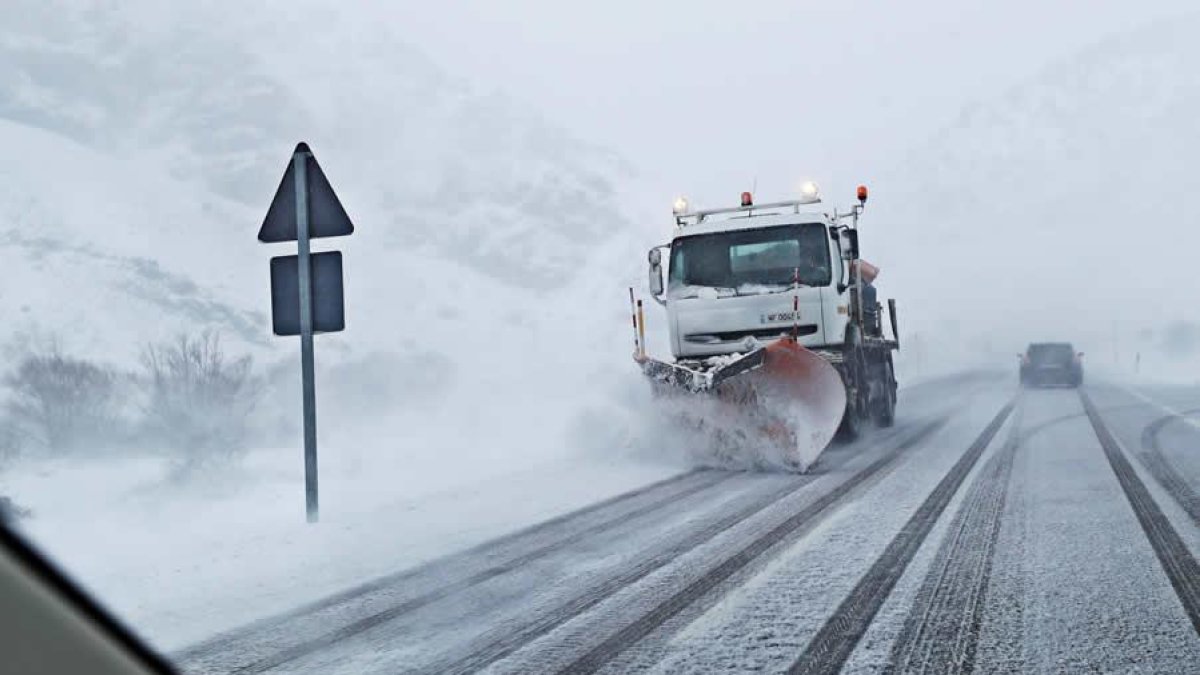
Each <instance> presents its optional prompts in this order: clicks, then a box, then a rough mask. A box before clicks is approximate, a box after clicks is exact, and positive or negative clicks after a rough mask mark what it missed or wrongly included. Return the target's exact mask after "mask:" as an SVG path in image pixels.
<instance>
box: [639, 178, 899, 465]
mask: <svg viewBox="0 0 1200 675" xmlns="http://www.w3.org/2000/svg"><path fill="white" fill-rule="evenodd" d="M856 197H857V203H855V204H853V206H852V208H851V209H850V210H848V211H846V212H844V213H842V212H839V211H838V210H837V209H834V210H833V211H832V212H828V211H826V210H823V209H822V208H821V207H820V204H821V197H820V193H819V190H818V188H817V186H816V184H814V183H812V182H808V183H804V184H803V185H802V186H801V189H800V196H799V199H796V200H792V201H782V202H774V203H765V204H755V203H754V199H753V195H752V194H751V193H749V192H744V193H742V195H741V203H740V204H739V205H738V206H735V207H728V208H716V209H710V210H695V211H693V210H690V208H689V204H688V201H687V200H686V199H685V198H682V197H681V198H679V199H678V200H676V202H675V205H674V209H673V211H674V216H675V230H674V233H673V236H672V238H671V241H670V242H669V243H667V244H661V245H659V246H655V247H654V248H651V249H650V251H649V264H650V270H649V273H650V275H649V288H650V294H651V297H653V299H654V300H655V301H656V302H658V303H659V304H660V305H662V306H663V307H664V308H665V309H666V321H667V327H668V332H669V336H670V343H671V352H672V356H673V357H674V358H673V359H672V360H669V361H667V360H659V359H656V358H652V357H650V356H648V355H647V353H646V339H645V310H644V308H643V307H642V302H641V300H636V301H635V299H634V293H633V289H630V303H631V310H632V313H633V326H634V340H635V341H634V360H635V361H636V362H637V363H638V364H639V365H640V366H641V369H642V371H643V373H644V374H645V375H646V376H647V377H648V378H649V379H650V380H651V381H652V383H653V387H654V390H655V394H656V397H658V398H670V399H673V400H674V401H675V402H677V403H678V405H675V406H674V410H675V413H676V416H677V417H679V418H680V419H681V421H683V422H685V423H686V424H688V425H690V426H691V427H693V428H695V429H700V430H703V432H704V433H706V434H707V435H709V436H710V438H711V439H712V440H714V441H716V447H718V448H725V449H726V450H728V451H729V452H732V453H738V454H739V455H741V456H743V457H745V456H746V454H747V453H751V454H752V456H753V459H754V464H756V465H759V466H766V467H769V468H777V469H785V470H791V471H801V472H803V471H807V470H808V469H809V468H810V467H812V465H813V464H814V463H815V462H816V461H817V459H818V456H819V455H820V453H821V452H822V451H823V450H824V449H825V448H826V447H827V446H828V445H829V444H830V443H831V442H832V441H833V440H834V439H835V438H839V437H840V438H842V439H847V440H850V439H853V438H855V437H857V436H858V435H859V434H860V433H862V431H863V430H864V428H865V425H866V424H867V423H868V422H871V421H873V422H874V423H875V424H877V425H879V426H891V425H892V424H893V422H894V420H895V412H896V393H897V384H896V378H895V373H894V369H893V363H892V351H893V350H897V349H899V339H898V337H899V333H898V332H897V329H896V303H895V301H894V300H888V302H887V316H888V318H889V320H890V321H889V322H890V324H891V325H890V328H891V331H890V332H891V338H888V337H886V336H885V332H884V330H883V316H884V310H883V306H882V305H881V304H880V303H879V302H878V301H877V296H876V289H875V286H874V283H873V282H874V280H875V278H876V276H877V275H878V273H879V270H878V268H876V267H875V266H873V265H871V264H869V263H867V262H866V261H864V260H861V259H860V257H859V245H858V234H859V232H858V220H859V217H860V215H861V214H862V212H863V210H864V209H865V207H866V202H867V188H866V187H865V186H859V187H858V190H857V195H856ZM664 263H665V267H666V269H665V270H664V269H663V268H664ZM664 272H665V278H664Z"/></svg>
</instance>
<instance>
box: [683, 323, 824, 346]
mask: <svg viewBox="0 0 1200 675" xmlns="http://www.w3.org/2000/svg"><path fill="white" fill-rule="evenodd" d="M817 328H818V327H817V325H816V324H811V323H810V324H801V325H800V326H797V328H796V333H797V335H813V334H814V333H816V332H817ZM791 334H792V327H791V326H774V327H771V328H759V329H757V330H734V331H724V332H719V333H692V334H690V335H684V336H683V339H684V340H687V341H688V342H694V343H698V344H716V343H718V342H736V341H738V340H744V339H746V338H748V337H752V338H760V339H761V338H777V337H780V336H782V335H791Z"/></svg>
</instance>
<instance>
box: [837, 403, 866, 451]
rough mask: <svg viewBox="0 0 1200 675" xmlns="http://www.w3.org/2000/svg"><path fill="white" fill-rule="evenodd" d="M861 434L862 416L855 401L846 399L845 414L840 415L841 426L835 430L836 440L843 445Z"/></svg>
mask: <svg viewBox="0 0 1200 675" xmlns="http://www.w3.org/2000/svg"><path fill="white" fill-rule="evenodd" d="M862 432H863V414H862V411H861V410H860V406H859V405H858V403H857V401H855V400H853V399H847V401H846V412H845V413H844V414H843V415H842V424H841V426H839V427H838V430H837V439H838V440H839V441H841V442H843V443H849V442H850V441H853V440H857V439H858V437H859V436H861V435H862Z"/></svg>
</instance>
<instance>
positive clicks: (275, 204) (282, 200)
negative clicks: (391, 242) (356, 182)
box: [258, 143, 354, 244]
mask: <svg viewBox="0 0 1200 675" xmlns="http://www.w3.org/2000/svg"><path fill="white" fill-rule="evenodd" d="M293 154H294V155H303V156H304V157H305V167H304V173H305V174H306V182H307V183H308V185H307V191H308V238H309V239H317V238H320V237H341V236H344V235H347V234H351V233H353V232H354V223H351V222H350V216H348V215H346V210H345V209H344V208H342V202H341V201H340V200H338V197H337V195H336V194H335V193H334V192H333V187H332V186H331V185H330V184H329V179H328V178H326V177H325V172H324V171H321V165H320V164H317V158H316V157H314V156H313V154H312V151H310V150H309V149H308V144H307V143H301V144H299V145H297V146H296V150H295V152H294V153H293ZM298 239H299V236H298V233H297V231H296V163H295V162H290V163H288V166H287V169H286V170H285V171H284V172H283V180H281V181H280V182H279V188H278V189H277V190H275V199H273V200H271V207H270V208H268V209H267V217H266V218H264V219H263V224H262V227H261V228H260V229H259V230H258V240H259V241H261V242H263V243H268V244H269V243H276V242H281V241H297V240H298Z"/></svg>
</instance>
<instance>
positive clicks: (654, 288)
mask: <svg viewBox="0 0 1200 675" xmlns="http://www.w3.org/2000/svg"><path fill="white" fill-rule="evenodd" d="M647 258H648V259H649V261H650V294H651V295H653V296H655V297H656V298H657V297H659V296H661V295H662V294H663V278H662V252H661V251H659V250H658V249H657V248H652V249H650V253H649V254H648V255H647Z"/></svg>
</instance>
